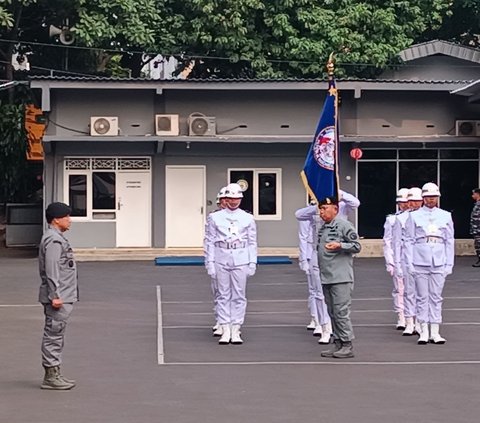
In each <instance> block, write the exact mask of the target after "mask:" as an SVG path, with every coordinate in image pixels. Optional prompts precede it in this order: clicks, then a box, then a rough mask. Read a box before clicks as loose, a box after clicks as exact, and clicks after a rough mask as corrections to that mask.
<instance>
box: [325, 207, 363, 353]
mask: <svg viewBox="0 0 480 423" xmlns="http://www.w3.org/2000/svg"><path fill="white" fill-rule="evenodd" d="M318 206H319V209H320V218H321V219H322V220H323V221H324V222H325V223H324V224H323V226H322V227H321V228H320V230H319V233H318V247H317V248H318V261H319V265H320V277H321V280H322V286H323V294H324V296H325V302H326V303H327V307H328V313H329V314H330V318H331V319H332V326H333V334H334V344H333V346H332V348H330V349H329V350H326V351H322V352H321V356H322V357H334V358H351V357H354V353H353V345H352V341H353V339H354V334H353V327H352V322H351V319H350V309H351V304H352V292H353V282H354V277H353V255H354V254H357V253H359V252H360V250H361V245H360V242H359V241H358V234H357V232H356V231H355V228H354V227H353V225H352V224H351V223H350V222H349V221H347V220H345V219H342V218H340V217H338V216H337V215H338V201H337V199H336V198H334V197H326V198H324V199H323V200H321V201H320V202H319V204H318Z"/></svg>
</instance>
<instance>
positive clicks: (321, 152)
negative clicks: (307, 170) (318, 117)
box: [313, 126, 335, 170]
mask: <svg viewBox="0 0 480 423" xmlns="http://www.w3.org/2000/svg"><path fill="white" fill-rule="evenodd" d="M313 155H314V157H315V161H316V162H317V163H318V165H319V166H321V167H323V168H324V169H328V170H334V168H335V126H328V127H326V128H324V129H322V130H321V131H320V132H319V133H318V135H317V138H316V140H315V144H314V146H313Z"/></svg>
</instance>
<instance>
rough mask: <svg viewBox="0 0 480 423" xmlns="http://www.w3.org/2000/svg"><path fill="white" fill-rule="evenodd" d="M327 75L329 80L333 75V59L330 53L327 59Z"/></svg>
mask: <svg viewBox="0 0 480 423" xmlns="http://www.w3.org/2000/svg"><path fill="white" fill-rule="evenodd" d="M327 74H328V78H329V79H332V78H333V76H334V75H335V57H334V53H333V52H332V53H330V56H329V57H328V62H327Z"/></svg>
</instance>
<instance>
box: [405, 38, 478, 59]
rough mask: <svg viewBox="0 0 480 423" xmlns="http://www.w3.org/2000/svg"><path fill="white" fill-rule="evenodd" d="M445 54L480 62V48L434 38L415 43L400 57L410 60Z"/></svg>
mask: <svg viewBox="0 0 480 423" xmlns="http://www.w3.org/2000/svg"><path fill="white" fill-rule="evenodd" d="M436 54H443V55H445V56H451V57H455V58H457V59H462V60H467V61H469V62H474V63H480V50H479V49H478V48H474V47H469V46H463V45H460V44H455V43H452V42H449V41H442V40H432V41H427V42H425V43H421V44H415V45H413V46H411V47H409V48H407V49H405V50H403V51H402V52H400V54H399V56H400V58H401V59H402V60H403V61H405V62H408V61H410V60H415V59H420V58H422V57H427V56H433V55H436Z"/></svg>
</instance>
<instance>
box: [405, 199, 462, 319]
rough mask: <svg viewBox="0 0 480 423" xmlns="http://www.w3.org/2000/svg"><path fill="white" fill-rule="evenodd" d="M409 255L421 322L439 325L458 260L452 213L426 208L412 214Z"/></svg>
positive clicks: (407, 238)
mask: <svg viewBox="0 0 480 423" xmlns="http://www.w3.org/2000/svg"><path fill="white" fill-rule="evenodd" d="M405 252H406V260H407V266H408V269H409V271H410V273H411V274H413V275H414V279H415V287H416V295H417V313H416V314H417V319H418V320H419V321H420V323H434V324H439V323H441V322H442V302H443V298H442V291H443V286H444V284H445V278H446V276H447V275H450V274H451V273H452V270H453V262H454V256H455V251H454V229H453V221H452V215H451V213H449V212H447V211H445V210H442V209H439V208H438V207H433V208H428V207H426V206H423V207H421V208H420V209H418V210H415V211H413V212H411V213H410V214H409V218H408V220H407V222H406V225H405Z"/></svg>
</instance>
